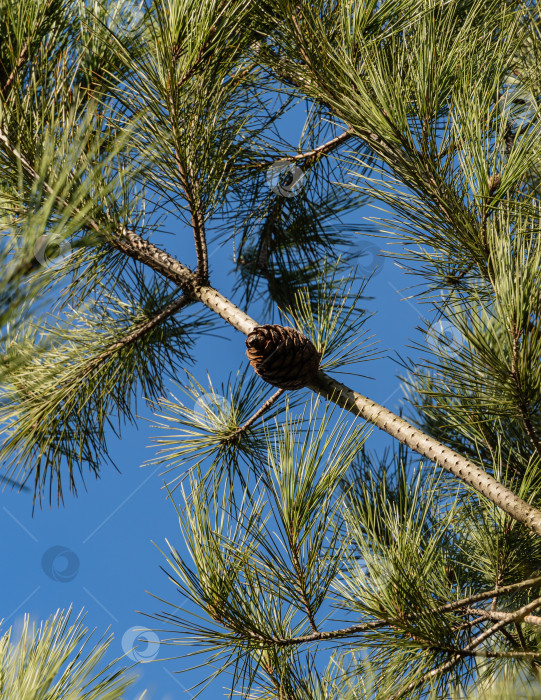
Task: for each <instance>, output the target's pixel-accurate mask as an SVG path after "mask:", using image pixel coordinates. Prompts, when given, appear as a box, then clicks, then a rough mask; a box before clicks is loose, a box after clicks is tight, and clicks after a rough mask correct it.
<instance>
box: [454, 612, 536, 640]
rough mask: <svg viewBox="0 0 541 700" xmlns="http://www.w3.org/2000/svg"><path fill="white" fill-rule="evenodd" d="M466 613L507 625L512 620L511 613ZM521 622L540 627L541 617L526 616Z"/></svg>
mask: <svg viewBox="0 0 541 700" xmlns="http://www.w3.org/2000/svg"><path fill="white" fill-rule="evenodd" d="M466 612H467V613H468V614H469V615H479V616H480V617H483V618H485V620H507V621H508V622H509V623H511V622H513V620H512V619H511V617H512V615H513V613H508V612H502V611H499V610H484V609H483V608H467V610H466ZM521 622H526V623H527V624H528V625H536V626H537V627H541V617H539V616H538V615H526V617H525V618H524V619H523V620H521ZM519 636H520V635H519Z"/></svg>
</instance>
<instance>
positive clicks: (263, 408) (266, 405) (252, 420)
mask: <svg viewBox="0 0 541 700" xmlns="http://www.w3.org/2000/svg"><path fill="white" fill-rule="evenodd" d="M284 392H285V389H278V391H277V392H275V393H274V394H273V395H272V396H271V397H270V398H268V399H267V400H266V401H265V403H264V404H263V405H262V406H261V408H259V409H258V410H257V411H256V412H255V413H254V414H253V416H251V417H250V418H248V420H247V421H246V422H245V423H243V425H241V426H240V427H238V428H237V429H236V430H235V432H233V433H231V435H229V436H228V438H227V441H228V442H235V441H237V440H238V439H239V437H240V436H241V435H242V434H243V433H245V432H246V431H247V430H248V429H249V428H250V426H251V425H253V424H254V423H255V422H256V420H257V419H258V418H260V417H261V416H262V415H263V414H264V413H266V411H268V410H269V408H270V407H271V406H272V405H273V404H274V403H275V402H276V401H277V400H278V399H279V398H280V396H282V394H283V393H284Z"/></svg>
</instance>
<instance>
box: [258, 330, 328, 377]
mask: <svg viewBox="0 0 541 700" xmlns="http://www.w3.org/2000/svg"><path fill="white" fill-rule="evenodd" d="M246 347H247V348H248V349H247V350H246V355H247V356H248V359H249V360H250V364H251V365H252V367H253V368H254V370H255V372H256V374H258V375H259V376H260V377H261V378H262V379H264V380H265V381H266V382H268V383H269V384H272V385H273V386H278V387H280V389H300V388H301V387H303V386H305V385H306V384H307V383H308V382H309V381H310V379H311V378H312V377H313V376H314V374H315V373H316V372H317V370H318V369H319V362H320V360H321V356H320V354H319V353H318V351H317V350H316V348H315V347H314V346H313V345H312V343H311V342H310V341H309V340H308V338H307V337H306V336H305V335H303V334H302V333H301V332H300V331H298V330H296V329H295V328H289V327H288V326H278V325H266V326H257V327H256V328H254V330H253V331H252V332H251V333H250V334H249V335H248V337H247V338H246Z"/></svg>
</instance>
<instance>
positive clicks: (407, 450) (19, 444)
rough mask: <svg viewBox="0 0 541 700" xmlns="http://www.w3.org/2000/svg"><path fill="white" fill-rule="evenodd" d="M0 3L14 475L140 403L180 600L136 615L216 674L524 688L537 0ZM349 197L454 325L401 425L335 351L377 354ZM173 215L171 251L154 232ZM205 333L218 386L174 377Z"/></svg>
mask: <svg viewBox="0 0 541 700" xmlns="http://www.w3.org/2000/svg"><path fill="white" fill-rule="evenodd" d="M0 26H1V33H2V36H3V37H4V39H3V41H2V44H1V45H0V185H1V197H0V224H1V233H2V243H3V249H2V252H1V254H2V263H3V269H4V274H3V275H2V280H1V283H0V284H1V289H0V292H1V302H2V305H1V308H0V313H1V314H2V324H1V325H2V353H1V357H2V364H1V367H2V369H1V379H2V401H1V404H0V418H1V420H2V422H3V424H4V426H5V436H6V437H5V439H4V441H3V443H2V446H1V447H0V459H1V460H2V464H4V465H6V474H5V476H6V478H10V479H17V480H19V481H21V482H22V483H26V482H33V485H34V492H35V499H36V500H37V501H41V500H42V499H43V498H46V497H48V498H49V499H52V498H53V496H56V498H57V499H58V500H59V501H61V500H62V499H63V498H64V494H65V490H66V482H67V487H68V489H69V490H71V491H72V492H74V493H76V492H77V487H78V484H80V483H81V481H82V480H84V478H85V476H86V475H87V473H88V471H90V472H91V473H94V474H98V473H99V471H100V469H102V467H103V465H104V463H106V462H107V461H108V453H107V444H106V430H107V427H108V426H111V427H113V426H114V425H115V422H116V423H117V424H118V425H120V424H121V423H122V422H124V421H129V422H132V421H134V420H135V417H134V413H133V408H134V405H135V399H136V397H137V396H139V395H141V394H142V395H143V396H144V397H145V398H146V399H147V401H148V402H149V403H150V405H152V406H153V407H154V409H155V412H156V416H157V418H156V422H157V424H158V425H159V426H160V428H161V429H162V431H165V433H164V434H163V436H162V437H160V438H159V442H160V452H159V454H158V456H157V457H156V460H157V461H158V462H160V463H162V464H163V465H164V468H165V470H166V473H167V474H168V479H169V488H170V489H171V501H172V503H173V504H174V505H175V507H176V508H177V511H178V516H179V523H180V527H181V531H182V533H183V536H184V540H185V543H186V546H187V550H188V553H189V556H188V557H187V556H186V555H185V554H183V553H182V552H179V551H177V549H176V548H175V547H174V546H171V547H170V552H169V553H167V555H166V556H167V558H168V561H169V564H170V567H171V568H170V578H171V582H172V585H173V586H174V587H176V588H177V589H179V590H180V591H182V592H183V593H184V594H185V596H187V598H188V599H189V600H190V601H191V602H192V604H193V605H192V608H191V610H192V611H193V615H190V614H188V613H185V612H184V611H181V610H179V609H178V607H177V598H178V596H177V598H175V597H174V596H173V595H172V596H171V599H172V601H173V602H172V603H171V604H169V605H168V606H167V607H166V608H165V609H164V610H162V611H161V612H159V613H157V618H158V619H159V620H161V621H162V622H163V623H165V628H166V629H167V631H168V632H169V636H170V639H171V642H172V643H173V644H174V645H179V644H183V645H188V646H189V647H190V649H191V650H192V651H193V649H194V648H195V649H196V650H197V652H198V653H200V654H201V655H202V663H204V664H207V667H208V665H211V666H213V667H214V668H215V669H216V673H215V674H213V675H212V676H211V678H210V681H212V680H213V679H214V678H215V677H216V676H218V675H219V674H221V673H228V674H230V678H229V681H230V683H229V684H230V687H231V692H232V693H237V694H239V695H240V696H241V697H261V698H280V699H287V700H301V699H302V700H304V699H306V700H308V699H315V698H351V699H353V698H371V697H377V698H383V699H385V700H394V699H397V698H406V697H407V698H417V697H431V698H436V697H452V698H460V697H468V698H471V697H479V698H501V697H508V698H523V697H532V698H533V697H539V695H540V694H541V687H540V684H539V680H540V679H539V666H540V663H541V639H540V637H539V633H538V631H539V629H541V617H538V616H536V615H535V612H536V610H537V608H539V607H541V597H539V587H540V585H541V546H540V544H539V541H538V540H537V536H539V535H540V534H541V509H540V508H541V491H540V489H541V479H540V474H541V464H540V460H541V419H540V415H539V409H540V406H541V366H540V362H539V360H540V357H541V316H540V311H541V294H540V292H541V289H540V281H539V280H540V275H539V269H540V263H541V238H540V236H539V224H540V212H539V209H540V204H541V199H540V192H539V185H540V180H539V178H540V173H539V157H540V156H541V140H540V138H539V133H538V131H539V130H540V128H541V120H540V119H539V105H540V97H541V64H540V61H539V59H540V51H539V47H540V46H541V43H540V42H539V33H540V30H541V21H540V18H539V16H538V9H537V3H535V2H526V0H456V1H455V2H447V1H445V0H363V1H362V2H354V1H353V0H332V1H331V0H310V1H309V0H295V2H294V1H293V0H265V2H263V3H252V2H249V0H208V2H205V3H200V2H198V1H197V2H196V1H195V0H154V2H152V3H150V2H149V3H145V2H140V3H135V2H130V3H128V2H125V1H118V0H117V1H115V2H103V3H102V2H99V1H98V0H87V1H86V2H85V1H84V0H46V1H44V0H19V1H18V2H17V3H14V2H12V1H11V0H0ZM301 99H302V100H307V101H308V103H309V105H310V112H309V115H308V117H307V121H306V125H305V128H304V131H303V138H302V140H301V143H300V144H299V147H298V149H297V150H298V152H297V153H292V152H291V148H290V146H289V144H287V143H286V142H285V141H284V140H283V139H281V138H280V135H279V132H278V130H277V128H276V125H277V123H278V121H279V120H280V119H282V118H284V116H287V115H288V114H290V113H294V109H295V106H296V104H297V103H298V101H299V100H301ZM351 173H354V175H355V177H354V179H353V180H352V179H351V177H350V175H351ZM301 182H302V186H300V183H301ZM368 199H377V200H378V201H379V202H381V203H383V205H384V206H385V207H387V209H388V210H389V211H391V212H392V215H393V218H392V219H391V220H390V221H389V220H388V221H387V222H386V228H387V230H389V229H391V233H389V234H388V235H390V236H391V237H392V238H393V239H394V240H395V241H396V242H397V243H400V244H401V246H400V248H399V250H400V251H401V252H400V253H399V255H400V257H401V258H402V263H403V265H405V266H406V267H407V268H408V269H409V270H410V271H411V273H412V274H415V275H416V278H417V281H418V282H419V285H420V286H419V288H418V289H419V291H418V294H419V296H420V297H422V298H423V299H424V301H426V303H427V304H430V305H431V306H432V307H433V308H434V309H435V310H436V311H437V312H438V313H439V314H440V323H441V326H442V328H444V327H452V328H453V329H454V331H455V334H454V336H453V339H451V340H450V339H449V338H446V337H445V336H444V335H443V334H442V336H441V337H439V338H438V342H435V343H430V344H429V347H427V348H425V351H426V352H425V361H424V364H423V365H421V366H420V365H419V364H412V363H409V362H408V361H407V360H405V361H404V381H405V383H406V384H407V386H408V387H409V392H410V399H411V416H410V419H409V420H406V419H405V418H403V417H402V416H398V415H395V414H394V413H393V412H391V411H390V410H388V409H387V408H385V407H383V406H380V405H378V404H377V403H375V402H374V401H372V400H371V399H370V398H368V397H365V396H363V395H362V394H360V393H358V392H357V390H356V385H357V383H356V379H355V375H353V378H351V375H350V379H349V381H348V385H345V384H343V383H341V382H339V381H337V379H336V378H334V377H333V376H332V373H333V372H334V373H336V372H337V371H342V370H343V369H344V367H348V368H349V370H350V371H355V372H358V367H359V362H360V361H363V360H366V359H367V358H368V357H370V356H371V355H372V354H373V350H372V348H371V346H370V344H369V342H368V339H367V337H366V335H364V334H365V332H366V329H365V326H366V321H367V318H366V314H365V313H364V312H363V310H362V296H363V293H364V289H365V281H362V280H359V279H358V276H357V275H356V273H355V268H354V260H353V255H352V241H353V237H352V235H351V232H350V231H348V229H347V227H346V226H343V225H341V224H340V219H339V217H340V216H341V215H344V214H346V213H351V212H354V211H355V210H356V209H357V208H358V207H359V206H360V204H362V203H363V202H366V201H368ZM166 216H167V217H170V218H168V219H167V222H168V223H167V224H166V222H165V217H166ZM173 218H176V220H177V221H178V226H179V228H181V229H182V230H183V231H190V236H191V238H192V239H193V246H194V258H195V264H194V265H190V262H189V260H190V258H189V257H186V258H184V257H180V258H179V257H177V256H175V255H173V254H171V253H169V252H167V251H166V250H165V248H164V246H163V243H162V240H163V239H162V237H161V234H163V233H164V232H165V230H166V229H165V226H166V225H170V221H171V220H172V219H173ZM211 236H213V237H214V240H217V241H219V242H220V243H221V244H222V245H223V250H224V251H228V254H229V255H231V254H233V255H234V261H235V271H236V273H237V274H236V282H235V286H234V289H233V290H232V293H231V295H229V296H225V295H224V294H222V293H221V292H220V291H219V290H218V289H215V288H214V287H213V286H212V269H211V267H212V266H211V265H210V263H209V254H208V243H209V240H210V237H211ZM183 244H184V245H183V248H184V250H185V251H186V250H187V248H188V246H187V243H184V241H183ZM184 254H186V253H184ZM226 257H227V253H224V258H223V259H222V261H221V262H220V264H225V262H226ZM217 264H218V263H217V262H213V265H215V266H216V265H217ZM368 284H369V283H368ZM252 315H254V316H255V315H257V319H256V318H253V317H252ZM220 324H222V325H224V324H229V325H230V326H232V327H233V328H235V329H236V330H238V331H240V332H241V333H243V334H244V335H246V337H247V350H248V356H249V359H250V362H251V365H252V367H247V365H246V360H245V359H244V358H242V357H239V367H240V368H241V369H238V368H231V370H232V372H231V378H230V380H229V381H228V382H227V384H226V385H225V386H223V387H221V388H220V389H219V390H217V389H215V387H214V385H213V384H212V377H210V378H209V385H208V386H202V385H201V384H200V383H199V382H198V381H196V379H195V378H194V377H193V376H191V375H189V374H188V378H187V379H186V378H185V376H186V374H185V372H180V371H179V370H180V368H181V367H183V366H184V365H186V364H187V363H188V362H196V361H197V356H196V351H195V349H194V343H195V340H196V339H197V338H201V339H202V342H204V340H205V337H206V334H207V333H208V332H209V329H210V327H211V326H216V325H218V327H219V326H220ZM254 369H255V372H254V371H253V370H254ZM237 370H238V371H237ZM329 372H330V373H331V374H328V373H329ZM170 379H172V380H174V381H176V382H180V383H181V384H182V387H183V390H184V393H185V396H186V397H187V400H186V402H184V403H182V402H181V401H180V400H178V399H175V400H169V399H167V398H166V386H167V385H166V382H167V381H168V380H170ZM306 390H308V391H306ZM223 397H225V398H226V400H225V401H224V400H223ZM194 400H195V401H196V403H197V406H198V408H197V410H194V409H192V408H190V406H192V405H193V402H194ZM371 424H373V425H375V426H377V427H378V428H380V429H382V430H384V431H386V432H387V433H388V434H390V435H391V436H392V437H393V438H395V439H396V443H397V448H396V450H395V452H394V453H393V454H392V455H386V456H383V457H381V456H380V457H379V458H377V457H374V456H373V455H372V454H371V452H370V451H369V450H368V445H365V443H366V439H367V432H366V429H365V428H366V426H367V425H371ZM113 429H114V428H113Z"/></svg>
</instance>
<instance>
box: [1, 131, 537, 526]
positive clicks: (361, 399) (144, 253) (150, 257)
mask: <svg viewBox="0 0 541 700" xmlns="http://www.w3.org/2000/svg"><path fill="white" fill-rule="evenodd" d="M0 140H1V141H3V142H4V143H5V145H6V146H8V148H9V149H10V150H11V152H12V153H13V154H14V155H15V156H16V157H17V158H18V159H19V160H20V162H21V163H22V165H23V166H24V167H25V169H26V170H27V171H28V172H29V173H30V174H32V176H33V177H35V178H38V175H37V173H36V171H35V170H34V169H33V168H32V166H31V165H30V164H29V163H28V161H27V160H26V159H25V158H24V156H23V155H22V154H21V153H20V152H19V151H18V150H17V149H16V148H15V147H13V146H12V145H11V144H10V143H9V140H8V139H7V137H6V136H5V134H4V133H3V131H2V130H1V129H0ZM44 187H45V189H47V191H48V192H49V193H51V194H53V191H52V188H51V187H50V186H49V185H48V183H44ZM59 199H61V198H59ZM63 204H64V206H67V203H66V202H63ZM89 225H91V226H92V228H94V230H96V231H99V227H98V225H97V223H96V222H95V221H93V220H92V219H90V220H89ZM112 242H113V244H114V245H115V246H116V247H118V248H119V249H120V250H122V251H123V252H125V253H126V254H127V255H129V256H130V257H132V258H134V259H137V260H139V261H140V262H142V263H144V264H146V265H148V266H149V267H151V268H152V269H154V270H155V271H156V272H160V273H161V274H163V275H164V276H165V277H167V278H168V279H170V280H171V281H173V282H175V283H176V284H177V285H179V286H181V287H182V288H183V290H184V292H185V293H187V294H189V295H190V296H191V297H192V298H193V299H197V300H199V301H201V302H202V303H203V304H205V306H207V307H208V308H209V309H211V310H212V311H214V312H215V313H217V314H218V315H220V316H221V317H222V318H223V319H224V320H225V321H227V322H228V323H230V324H231V325H232V326H233V327H235V328H236V329H237V330H240V331H241V332H242V333H244V334H245V335H248V334H249V333H250V332H251V331H252V330H253V329H254V328H255V327H256V326H258V325H259V324H257V323H256V321H254V320H253V319H252V318H250V317H249V316H248V315H247V314H246V313H244V312H243V311H241V310H240V309H239V308H237V307H236V306H235V305H234V304H233V303H232V302H230V301H229V300H228V299H226V297H224V296H223V295H222V294H220V293H219V292H218V291H217V290H216V289H214V288H212V287H210V286H207V285H201V284H200V283H199V280H198V275H197V274H194V273H193V272H191V271H190V270H189V269H188V268H186V267H185V266H184V265H182V263H180V262H179V261H178V260H176V259H175V258H174V257H172V256H171V255H169V254H168V253H166V252H165V251H163V250H161V249H160V248H158V247H157V246H155V245H154V244H152V243H150V242H148V241H146V240H144V239H143V238H141V237H140V236H138V235H137V234H136V233H134V232H133V231H130V230H128V229H126V228H124V229H123V230H122V231H121V232H120V235H117V236H115V237H114V238H113V240H112ZM308 388H310V389H312V390H313V391H315V392H317V393H319V394H321V395H322V396H325V398H327V399H328V400H330V401H333V402H334V403H336V404H338V405H339V406H341V407H342V408H345V409H346V410H348V411H350V412H351V413H353V414H354V415H360V416H362V417H363V418H365V419H366V420H369V421H370V422H372V423H374V424H375V425H376V426H378V427H379V428H381V429H382V430H385V431H386V432H387V433H389V434H390V435H392V436H393V437H395V438H397V439H398V440H400V441H401V442H403V443H405V444H406V445H408V447H410V448H411V449H413V450H414V451H416V452H418V453H419V454H421V455H423V456H424V457H428V458H429V459H430V461H433V462H436V463H437V464H438V465H439V466H441V467H443V468H444V469H446V470H447V471H449V472H450V473H451V474H453V475H454V476H457V477H458V478H459V479H462V480H463V481H465V482H466V483H468V484H470V486H473V488H474V489H476V490H477V491H478V492H479V493H481V494H482V495H484V496H485V497H486V498H488V499H489V500H491V501H492V502H493V503H495V504H496V505H497V506H498V507H500V508H502V509H503V510H504V511H505V512H506V513H509V514H510V515H511V516H512V517H513V518H515V519H516V520H518V521H519V522H522V523H524V524H525V525H527V526H528V527H529V528H531V529H532V530H534V531H535V532H536V533H537V534H541V512H539V511H538V510H537V509H536V508H534V507H533V506H531V505H529V504H528V503H526V502H525V501H523V500H522V499H521V498H519V497H518V496H516V495H515V494H514V493H513V492H512V491H510V490H509V489H507V488H506V487H505V486H503V485H502V484H500V483H498V482H497V481H496V480H495V479H494V478H493V477H492V476H490V475H489V474H487V473H486V472H485V471H483V470H482V469H480V468H479V467H477V466H475V465H474V464H472V463H471V462H470V461H469V460H467V459H465V458H464V457H462V456H461V455H459V454H458V453H456V452H454V451H453V450H451V449H449V448H448V447H446V446H445V445H443V444H442V443H440V442H438V441H437V440H435V439H434V438H431V437H430V436H428V435H426V434H425V433H423V432H422V431H421V430H419V429H417V428H415V427H413V426H412V425H411V424H410V423H408V422H407V421H405V420H404V419H402V418H399V417H398V416H397V415H395V414H394V413H392V412H391V411H389V410H387V409H386V408H384V407H383V406H379V404H377V403H375V402H373V401H371V400H370V399H368V398H367V397H365V396H363V395H362V394H359V393H357V392H355V391H353V390H351V389H350V388H349V387H347V386H345V385H344V384H341V383H340V382H337V381H336V380H334V379H332V378H331V377H329V376H328V375H326V374H324V373H323V372H320V373H319V374H318V376H317V377H316V378H315V379H314V381H313V382H312V383H311V384H310V385H309V387H308Z"/></svg>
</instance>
